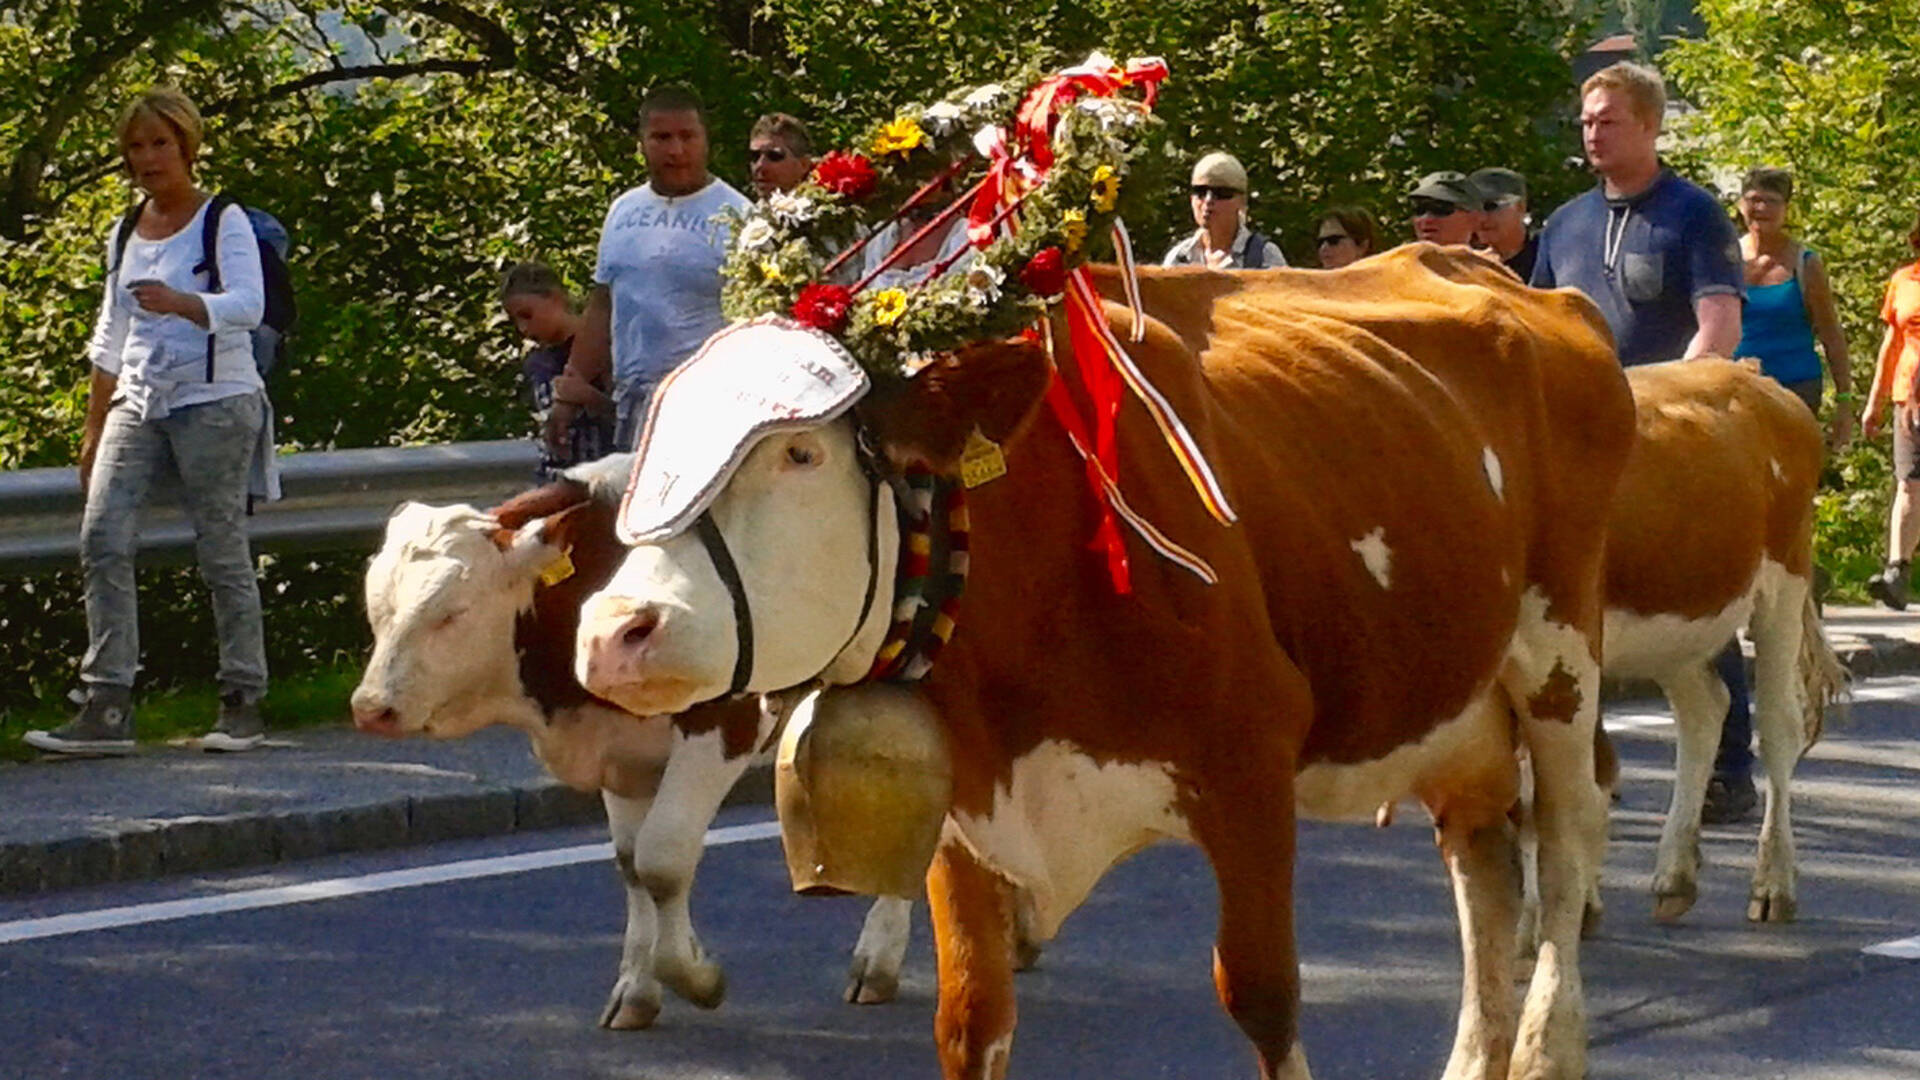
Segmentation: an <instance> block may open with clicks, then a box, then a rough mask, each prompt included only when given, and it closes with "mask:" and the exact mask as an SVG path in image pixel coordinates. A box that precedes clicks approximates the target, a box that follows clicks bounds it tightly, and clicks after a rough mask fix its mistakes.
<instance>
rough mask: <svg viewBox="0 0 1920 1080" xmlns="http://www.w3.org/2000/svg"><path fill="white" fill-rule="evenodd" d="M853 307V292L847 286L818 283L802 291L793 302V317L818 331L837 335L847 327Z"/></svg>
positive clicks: (826, 282) (825, 282)
mask: <svg viewBox="0 0 1920 1080" xmlns="http://www.w3.org/2000/svg"><path fill="white" fill-rule="evenodd" d="M851 307H853V290H851V289H849V288H847V287H846V286H845V285H835V284H833V283H832V282H828V281H816V282H814V283H813V284H811V285H808V286H807V287H806V288H804V289H801V290H800V296H799V297H798V298H797V299H795V300H794V302H793V317H794V318H795V319H798V320H800V321H801V322H803V323H805V324H807V325H808V326H811V327H814V328H816V329H820V330H825V331H826V332H827V333H829V334H837V333H839V332H840V331H841V329H842V328H844V327H845V326H846V325H847V311H848V309H850V308H851Z"/></svg>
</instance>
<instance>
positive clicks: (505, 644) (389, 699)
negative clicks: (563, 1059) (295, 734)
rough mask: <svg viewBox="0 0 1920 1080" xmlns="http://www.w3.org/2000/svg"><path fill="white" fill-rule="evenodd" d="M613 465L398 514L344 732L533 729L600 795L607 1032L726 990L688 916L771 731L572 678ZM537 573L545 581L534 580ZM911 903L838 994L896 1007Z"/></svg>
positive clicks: (880, 910) (719, 710) (858, 957)
mask: <svg viewBox="0 0 1920 1080" xmlns="http://www.w3.org/2000/svg"><path fill="white" fill-rule="evenodd" d="M627 463H628V458H627V457H626V456H624V455H621V456H617V457H613V458H607V459H604V460H603V461H601V462H599V463H596V464H593V465H587V466H582V467H581V468H579V469H576V470H574V471H573V472H572V473H571V474H570V475H569V478H568V479H566V480H562V481H560V482H558V483H554V484H549V485H546V486H544V487H541V488H537V489H535V490H532V491H529V492H526V493H524V494H522V495H519V496H517V497H515V498H513V499H511V500H509V501H508V502H506V503H504V504H502V505H500V506H498V507H495V508H494V509H492V510H488V511H481V510H478V509H475V508H474V507H471V506H427V505H423V504H419V503H408V504H406V505H404V506H402V507H400V508H399V509H398V510H397V511H395V512H394V514H393V516H392V518H391V519H390V520H389V521H388V522H387V529H386V537H385V541H384V543H383V544H382V546H381V548H380V551H379V553H378V554H376V555H375V556H374V557H373V560H372V561H371V563H369V564H368V567H367V579H366V593H367V595H366V602H367V616H368V620H369V621H370V622H371V623H372V626H373V635H374V647H373V655H372V657H371V658H370V659H369V660H368V662H367V667H366V671H365V673H364V674H363V675H362V677H361V681H360V685H359V687H358V688H356V689H355V690H354V693H353V712H354V722H355V724H356V726H358V727H359V728H360V729H361V730H362V731H367V732H372V733H376V734H382V735H389V736H429V737H433V738H458V737H461V736H464V735H469V734H472V733H473V732H475V731H478V730H480V729H481V728H484V727H488V726H490V725H494V724H505V725H508V726H510V727H515V728H519V729H520V730H522V731H524V732H526V733H527V736H528V738H529V739H530V740H532V743H533V750H534V753H535V755H536V756H538V757H539V759H540V761H541V762H542V763H543V764H544V765H545V766H546V767H547V769H548V771H549V772H551V773H552V774H553V775H554V776H555V777H556V778H557V779H559V780H560V781H561V782H563V783H565V784H567V785H568V786H570V787H573V788H576V789H578V790H581V791H598V792H600V794H601V797H602V799H603V800H604V801H605V803H606V807H607V825H608V829H609V831H610V832H611V833H612V837H613V847H614V862H615V864H616V865H617V867H618V869H619V871H620V876H621V880H622V881H623V882H624V883H625V886H626V894H627V928H626V941H625V946H624V948H623V951H622V953H621V958H620V974H619V978H618V980H617V981H616V982H615V984H614V987H613V990H612V993H611V994H610V995H609V997H608V1000H607V1005H606V1008H605V1010H604V1011H603V1013H602V1014H601V1017H600V1023H601V1026H603V1027H608V1028H615V1029H636V1028H645V1027H648V1026H650V1025H651V1024H652V1023H653V1021H654V1018H655V1016H656V1015H657V1014H658V1013H659V1011H660V1005H661V985H662V984H663V983H664V984H665V985H666V986H667V987H668V988H670V989H672V990H673V991H674V992H675V993H677V994H679V995H680V996H681V997H683V998H685V999H687V1000H688V1001H691V1002H693V1003H694V1004H695V1005H698V1006H700V1007H702V1008H713V1007H715V1006H717V1005H719V1004H720V1001H721V999H722V998H723V997H724V995H725V992H726V979H725V977H724V974H723V972H722V971H721V968H720V966H719V964H717V963H716V962H715V961H714V960H713V959H712V958H711V957H709V956H707V954H706V952H705V950H704V949H703V948H702V947H701V944H700V940H699V937H698V936H697V935H696V934H695V932H694V928H693V923H692V918H691V915H690V913H689V910H688V900H689V894H690V891H691V889H692V885H693V876H694V871H695V869H696V867H697V866H698V864H699V861H700V855H701V851H702V844H703V840H704V835H705V832H706V829H707V827H708V825H709V824H711V823H712V821H713V817H714V814H715V813H716V812H717V811H718V810H719V807H720V803H721V801H722V800H723V799H724V798H725V797H726V794H727V792H728V791H730V790H732V788H733V786H734V784H735V782H737V781H738V780H739V779H740V777H741V775H742V774H743V773H744V772H745V771H746V770H747V768H748V766H749V765H751V764H752V763H753V762H754V761H755V760H757V759H758V754H757V752H758V751H759V750H760V749H761V748H762V747H763V746H764V745H765V744H766V742H767V740H768V737H769V735H770V734H771V731H772V726H773V721H772V718H770V717H767V716H764V715H763V714H762V710H761V708H760V704H759V702H758V701H756V700H752V699H745V700H741V701H738V702H729V703H721V704H715V705H711V706H706V707H703V708H699V709H694V710H690V711H689V712H687V713H686V714H684V715H680V716H667V715H656V716H638V715H634V714H631V713H628V712H624V711H622V710H620V709H619V708H618V707H617V706H614V705H612V704H610V703H608V702H606V701H602V700H599V699H596V698H594V697H593V696H592V695H591V694H589V693H587V691H586V690H585V689H584V688H582V687H581V686H580V683H579V682H578V680H576V679H575V678H574V677H573V648H574V628H575V625H576V623H577V622H578V619H579V610H580V603H581V601H582V599H584V598H585V597H586V596H588V595H590V594H591V593H592V592H593V591H594V590H596V589H598V588H599V587H600V586H602V585H604V584H605V583H606V581H607V579H608V578H609V577H610V576H612V573H613V570H614V568H615V567H616V566H617V565H618V564H619V561H620V559H621V558H622V557H623V556H624V555H625V553H626V549H625V548H624V547H622V546H621V545H620V542H619V541H618V540H617V539H616V538H615V536H614V529H613V515H614V512H615V506H614V504H615V503H616V502H617V501H618V499H619V494H620V485H621V484H622V483H624V481H625V479H626V475H627ZM543 575H544V577H543ZM908 903H909V902H908V901H907V900H906V899H903V898H884V897H883V898H880V899H878V900H876V901H875V902H874V905H873V907H872V909H871V910H870V911H869V913H868V916H867V922H866V926H865V928H864V929H863V931H862V933H861V936H860V940H859V942H858V944H857V945H856V946H855V948H854V956H853V963H852V967H851V971H850V974H849V981H848V986H847V1000H849V1001H857V1002H860V1003H863V1004H864V1003H871V1002H880V1001H887V1000H891V999H892V997H893V995H894V992H895V988H896V986H897V984H898V979H899V972H900V965H901V963H902V961H903V960H904V958H905V954H906V946H907V927H908V921H907V914H908Z"/></svg>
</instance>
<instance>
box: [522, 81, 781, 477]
mask: <svg viewBox="0 0 1920 1080" xmlns="http://www.w3.org/2000/svg"><path fill="white" fill-rule="evenodd" d="M640 153H641V156H642V157H643V158H645V159H646V163H647V182H646V183H645V184H643V185H641V186H640V187H637V188H634V189H632V190H631V191H628V192H627V193H626V194H624V195H621V196H620V197H619V198H618V199H615V200H614V201H613V207H612V208H611V209H609V210H608V211H607V219H606V224H605V225H603V226H602V227H601V230H600V254H599V258H598V260H597V261H596V262H595V264H594V269H593V281H594V289H593V291H592V292H591V293H590V294H588V297H587V309H586V312H585V314H584V316H583V317H582V321H581V326H580V332H579V333H578V334H576V335H575V336H574V339H573V352H572V354H571V355H570V356H569V357H568V360H567V368H566V371H565V372H563V373H562V374H561V375H559V376H558V377H557V378H555V379H554V383H553V396H554V407H553V409H552V411H551V412H550V413H549V415H548V420H547V423H548V425H549V426H552V425H555V424H558V425H560V430H565V426H566V425H567V424H570V423H572V422H573V417H574V416H575V414H576V413H577V412H578V410H579V408H580V407H581V406H582V405H584V404H586V403H587V402H588V401H589V400H591V398H590V397H589V395H588V394H587V393H586V389H587V388H589V387H590V386H591V384H592V382H593V380H594V379H595V378H597V377H599V376H601V375H602V374H605V373H606V372H608V371H609V370H611V371H612V374H613V384H614V399H615V401H616V403H617V406H618V413H617V416H618V420H617V428H616V430H615V433H614V442H615V444H616V445H617V446H619V447H620V448H623V449H631V448H632V447H633V444H634V441H635V440H636V439H637V437H638V436H639V430H640V426H641V424H642V423H643V422H644V421H645V419H646V412H647V401H648V399H649V398H651V397H652V396H653V390H654V388H655V387H656V386H658V385H659V384H660V380H661V379H662V378H665V377H666V374H667V372H669V371H672V370H673V369H674V367H675V366H676V365H678V364H679V363H680V361H682V360H685V359H686V358H687V357H688V356H690V355H692V354H693V351H694V350H695V349H697V348H699V347H700V344H701V343H702V342H704V341H705V340H706V339H707V338H708V336H709V335H711V334H713V333H714V332H715V331H716V330H719V329H720V328H721V327H722V326H725V325H726V319H725V318H724V317H723V316H722V315H721V314H720V266H721V264H722V263H723V262H725V261H726V257H727V244H728V242H729V240H730V237H731V234H730V231H729V229H728V227H727V225H726V224H725V223H724V222H723V221H719V220H716V218H717V216H718V214H719V213H720V211H722V210H724V209H727V208H729V207H731V208H733V209H735V210H744V209H746V207H747V200H746V199H745V198H744V197H743V196H742V195H741V194H740V193H739V192H738V191H735V190H734V189H733V188H732V187H729V186H728V185H727V183H726V182H725V181H722V180H717V179H715V178H714V176H713V174H712V173H710V172H708V171H707V121H706V111H705V107H704V106H703V105H702V104H701V102H700V97H699V95H697V94H695V93H694V92H693V91H692V90H691V89H688V88H686V87H679V86H669V87H663V88H661V89H658V90H655V91H653V92H652V93H649V94H648V95H647V96H646V99H645V100H643V101H642V102H641V103H640Z"/></svg>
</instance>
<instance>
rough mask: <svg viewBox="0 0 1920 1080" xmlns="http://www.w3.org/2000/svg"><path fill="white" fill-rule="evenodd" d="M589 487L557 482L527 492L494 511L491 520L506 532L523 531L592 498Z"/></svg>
mask: <svg viewBox="0 0 1920 1080" xmlns="http://www.w3.org/2000/svg"><path fill="white" fill-rule="evenodd" d="M591 497H592V496H591V494H590V493H589V492H588V490H587V485H585V484H583V483H581V482H580V481H578V480H556V481H554V482H553V483H551V484H543V485H541V486H540V487H537V488H534V489H533V490H531V491H523V492H521V493H520V494H518V495H515V496H514V497H513V498H511V499H508V500H507V501H506V502H503V503H501V504H500V505H499V506H496V507H494V508H493V509H492V510H489V511H487V514H488V516H489V517H492V518H493V519H494V520H495V521H498V522H499V523H500V526H501V528H504V529H510V530H511V529H519V528H521V527H522V526H524V525H526V524H527V523H528V522H530V521H534V520H537V519H539V518H544V517H548V516H551V515H553V514H557V513H559V512H560V511H562V510H565V509H567V508H568V507H571V506H578V505H579V504H581V503H583V502H586V501H587V499H589V498H591Z"/></svg>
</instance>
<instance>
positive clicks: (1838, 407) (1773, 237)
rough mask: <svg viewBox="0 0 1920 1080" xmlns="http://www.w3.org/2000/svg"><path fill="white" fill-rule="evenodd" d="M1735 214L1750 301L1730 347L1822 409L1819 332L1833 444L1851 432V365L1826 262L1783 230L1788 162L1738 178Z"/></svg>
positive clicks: (1789, 184) (1845, 440)
mask: <svg viewBox="0 0 1920 1080" xmlns="http://www.w3.org/2000/svg"><path fill="white" fill-rule="evenodd" d="M1740 190H1741V194H1740V216H1741V217H1742V218H1743V219H1744V220H1745V221H1746V225H1747V232H1746V235H1744V236H1742V237H1741V238H1740V254H1741V255H1742V256H1743V257H1744V259H1745V260H1746V272H1747V305H1746V309H1745V311H1743V312H1742V313H1741V317H1740V326H1741V336H1740V345H1739V347H1738V348H1737V349H1735V350H1734V355H1736V356H1743V357H1747V356H1750V357H1753V358H1755V359H1757V360H1759V361H1760V370H1762V371H1764V372H1766V373H1767V374H1768V375H1769V376H1771V377H1773V378H1774V379H1777V380H1779V381H1780V382H1781V383H1782V384H1783V385H1785V386H1786V388H1787V389H1789V390H1791V391H1793V392H1794V393H1795V394H1798V395H1799V396H1800V400H1802V401H1804V402H1806V403H1807V408H1809V409H1812V410H1813V411H1814V414H1815V415H1818V414H1819V412H1820V397H1821V388H1822V382H1823V380H1822V379H1821V370H1820V352H1819V351H1816V350H1815V348H1814V344H1815V341H1816V340H1817V341H1818V343H1819V346H1820V349H1821V350H1823V351H1825V353H1826V354H1827V366H1828V367H1830V368H1832V369H1833V390H1834V394H1833V400H1834V409H1833V420H1832V426H1831V427H1830V428H1829V429H1828V432H1827V436H1828V442H1829V444H1830V445H1832V446H1833V447H1835V448H1836V449H1837V448H1839V447H1843V446H1845V445H1846V444H1847V443H1849V442H1851V441H1852V439H1853V369H1852V366H1851V364H1850V363H1849V362H1848V360H1847V338H1846V335H1845V334H1843V333H1841V331H1840V313H1839V312H1838V311H1837V310H1836V309H1835V308H1834V303H1833V288H1832V286H1831V285H1830V284H1829V283H1828V281H1827V269H1826V267H1825V265H1823V264H1822V263H1821V261H1820V256H1819V255H1817V254H1815V253H1814V251H1813V249H1812V248H1809V247H1806V246H1804V245H1802V244H1800V243H1799V242H1798V241H1796V240H1794V239H1793V237H1792V236H1790V235H1789V234H1788V233H1787V228H1786V225H1787V204H1788V203H1789V202H1791V201H1792V199H1793V176H1792V174H1791V173H1789V172H1787V170H1785V169H1766V168H1762V169H1754V170H1752V171H1751V172H1749V173H1747V177H1746V181H1745V182H1744V183H1743V184H1742V185H1741V189H1740Z"/></svg>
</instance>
